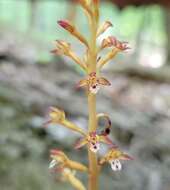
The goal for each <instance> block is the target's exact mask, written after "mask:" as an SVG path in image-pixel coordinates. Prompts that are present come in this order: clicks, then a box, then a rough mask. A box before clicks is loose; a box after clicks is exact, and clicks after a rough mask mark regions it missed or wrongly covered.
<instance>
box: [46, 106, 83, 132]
mask: <svg viewBox="0 0 170 190" xmlns="http://www.w3.org/2000/svg"><path fill="white" fill-rule="evenodd" d="M48 118H49V119H48V120H47V121H46V122H45V126H48V125H49V124H61V125H62V126H64V127H66V128H68V129H71V130H73V131H76V132H78V133H80V134H82V135H86V133H85V132H84V131H83V129H81V128H79V127H78V126H77V125H75V124H74V123H72V122H71V121H69V120H68V119H66V117H65V113H64V111H63V110H60V109H58V108H55V107H50V108H49V111H48Z"/></svg>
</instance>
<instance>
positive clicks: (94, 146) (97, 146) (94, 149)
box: [90, 143, 100, 153]
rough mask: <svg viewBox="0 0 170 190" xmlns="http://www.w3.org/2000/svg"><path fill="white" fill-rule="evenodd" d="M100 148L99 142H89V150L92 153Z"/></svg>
mask: <svg viewBox="0 0 170 190" xmlns="http://www.w3.org/2000/svg"><path fill="white" fill-rule="evenodd" d="M99 149H100V144H99V143H95V144H93V143H90V150H91V151H92V152H94V153H96V152H97V151H98V150H99Z"/></svg>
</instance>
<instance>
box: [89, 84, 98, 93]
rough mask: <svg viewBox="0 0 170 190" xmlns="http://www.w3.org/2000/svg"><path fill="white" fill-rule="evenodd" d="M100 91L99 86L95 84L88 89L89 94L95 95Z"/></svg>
mask: <svg viewBox="0 0 170 190" xmlns="http://www.w3.org/2000/svg"><path fill="white" fill-rule="evenodd" d="M99 89H100V86H99V85H98V84H95V85H93V86H91V87H90V92H91V93H93V94H96V93H97V92H98V91H99Z"/></svg>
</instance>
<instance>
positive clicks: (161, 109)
mask: <svg viewBox="0 0 170 190" xmlns="http://www.w3.org/2000/svg"><path fill="white" fill-rule="evenodd" d="M150 3H151V4H150ZM152 3H153V4H152ZM62 18H66V19H69V20H71V21H72V22H74V23H76V24H77V25H78V26H79V28H80V30H81V31H82V32H83V33H84V34H85V35H86V36H88V28H87V22H86V19H85V17H84V15H83V13H82V12H81V9H80V7H79V6H77V5H76V4H75V2H72V1H68V0H0V189H1V190H39V189H41V190H54V189H55V190H56V189H60V190H67V189H71V187H70V186H69V184H63V183H61V182H60V181H59V180H57V181H56V180H54V178H53V177H52V175H51V174H50V172H49V170H48V164H49V150H50V149H51V148H54V147H55V148H61V149H63V150H65V151H66V152H67V154H69V155H70V157H71V158H73V159H75V160H82V161H83V162H84V163H85V164H87V159H86V155H87V154H86V150H85V149H83V150H82V151H75V150H74V149H73V146H72V145H74V143H75V140H76V139H77V138H78V137H79V136H77V134H75V135H74V134H73V136H70V135H69V131H68V130H67V129H63V128H61V127H60V126H57V127H56V126H50V127H49V128H46V129H44V128H43V127H42V123H43V122H44V116H45V113H46V111H47V108H48V107H49V106H52V105H53V106H57V107H61V108H63V109H64V110H65V111H66V113H67V116H68V117H69V118H70V119H71V120H73V121H74V122H75V123H77V124H78V125H80V126H81V127H83V128H85V127H87V118H88V115H87V103H86V97H85V95H84V92H83V91H82V90H76V89H75V84H76V82H77V81H79V80H80V78H81V77H83V73H82V72H81V70H80V69H79V68H78V67H77V66H75V65H74V64H73V63H72V61H70V60H68V59H66V58H65V57H55V56H53V55H51V54H50V53H49V52H50V50H51V49H53V48H54V43H53V42H54V41H55V40H56V39H65V40H67V41H69V42H71V43H72V44H73V46H74V49H75V51H77V53H78V54H79V55H82V54H83V48H82V47H81V46H80V44H79V43H78V42H77V41H76V40H74V39H72V38H70V35H68V34H67V33H66V32H65V31H64V32H63V30H62V29H61V28H59V27H58V26H57V20H59V19H62ZM104 20H110V21H111V22H112V23H113V25H114V27H113V28H112V29H110V30H109V31H108V32H106V33H105V34H104V35H103V36H102V37H101V39H102V38H104V37H105V35H114V36H116V37H117V38H118V39H120V40H125V41H128V42H129V44H130V47H131V48H132V49H131V50H129V51H128V52H127V53H124V54H120V55H119V56H117V58H116V59H115V60H113V61H112V63H110V64H109V65H108V66H106V67H105V71H104V72H103V75H104V76H106V77H107V78H109V79H110V81H111V82H112V86H111V87H109V88H104V89H103V90H101V91H100V92H99V96H98V104H97V109H98V112H106V113H108V114H110V117H111V119H112V123H113V126H112V134H111V138H112V139H113V141H115V142H117V144H118V145H119V146H120V147H122V148H123V149H124V150H126V151H127V152H129V153H130V154H131V155H132V156H133V157H134V158H135V160H134V161H133V162H130V163H126V164H125V165H124V168H123V171H121V172H116V173H115V172H113V171H112V170H111V169H110V167H109V166H106V167H105V168H104V171H103V174H102V175H101V180H100V181H101V182H100V183H101V185H100V187H101V188H100V189H101V190H102V189H105V190H111V189H114V190H170V172H169V171H170V3H169V0H167V1H166V0H163V1H161V0H160V1H158V0H153V1H152V0H150V1H149V0H146V1H145V0H143V1H139V0H136V1H130V0H129V1H126V3H125V4H124V1H116V0H115V1H112V2H111V1H109V0H108V1H104V0H103V1H102V3H101V22H102V21H104ZM101 39H99V42H100V41H101ZM68 135H69V138H67V140H65V138H66V137H67V136H68ZM80 177H81V178H82V179H83V180H84V181H85V182H86V180H87V179H86V178H83V176H80Z"/></svg>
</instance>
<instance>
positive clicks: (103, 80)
mask: <svg viewBox="0 0 170 190" xmlns="http://www.w3.org/2000/svg"><path fill="white" fill-rule="evenodd" d="M98 83H99V84H101V85H104V86H110V85H111V83H110V82H109V81H108V80H107V79H105V78H103V77H100V78H98Z"/></svg>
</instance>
